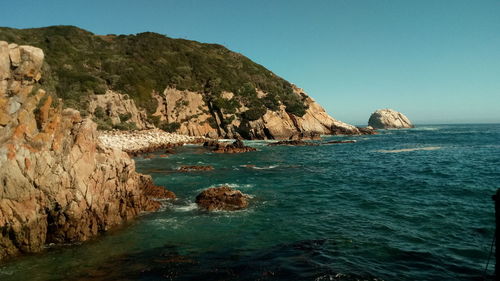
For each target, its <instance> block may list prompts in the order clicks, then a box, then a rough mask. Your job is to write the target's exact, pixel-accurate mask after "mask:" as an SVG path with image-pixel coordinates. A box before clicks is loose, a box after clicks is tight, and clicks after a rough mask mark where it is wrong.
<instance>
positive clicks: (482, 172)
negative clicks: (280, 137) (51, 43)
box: [0, 125, 500, 280]
mask: <svg viewBox="0 0 500 281" xmlns="http://www.w3.org/2000/svg"><path fill="white" fill-rule="evenodd" d="M342 139H345V137H341V136H332V137H326V140H327V141H328V140H342ZM349 139H355V140H357V142H356V143H349V144H347V143H346V144H333V145H324V146H308V147H276V146H267V143H268V142H262V141H259V142H247V144H249V145H254V146H259V150H258V151H256V152H251V153H245V154H239V155H220V154H211V153H206V150H204V149H203V148H200V147H194V146H190V147H182V148H178V149H177V153H176V154H173V155H170V156H169V157H168V158H160V157H157V158H152V159H147V160H146V159H138V160H137V167H138V169H139V170H141V171H145V172H148V171H149V172H151V173H152V175H153V177H154V180H155V182H156V183H157V184H160V185H165V186H166V187H167V188H169V189H170V190H172V191H174V192H175V193H176V194H177V196H178V199H177V200H176V201H173V202H168V203H167V204H166V205H165V208H164V209H163V210H162V211H160V212H157V213H153V214H149V215H145V216H142V217H141V218H140V219H139V220H137V221H135V222H133V223H132V224H131V225H129V226H127V227H125V228H122V229H120V230H117V231H114V232H112V233H109V234H106V235H104V236H103V237H101V238H98V239H95V240H94V241H90V242H89V243H84V244H83V245H81V246H78V247H56V248H53V249H51V250H50V251H48V253H44V254H41V255H35V256H30V257H24V258H21V259H18V260H16V261H13V262H10V263H8V264H6V265H4V266H2V267H1V268H0V279H1V280H64V279H68V278H71V279H73V280H119V279H126V280H158V279H167V280H194V279H197V278H200V276H203V279H204V280H375V278H378V280H380V279H383V280H481V277H482V274H483V271H484V267H485V265H486V262H487V258H488V254H489V250H490V248H489V247H490V243H491V239H492V237H493V233H494V218H493V206H492V202H491V197H490V196H491V195H492V194H493V193H494V191H495V189H496V188H498V187H500V186H498V182H500V178H499V175H500V165H498V164H499V163H500V153H499V152H500V146H498V143H497V142H498V139H500V125H455V126H449V125H439V126H423V127H421V128H418V127H417V128H416V129H409V130H386V131H381V133H380V134H378V135H372V136H368V137H367V136H359V137H349ZM201 164H203V165H211V166H213V167H214V170H212V171H204V172H193V173H178V172H176V171H175V169H176V168H177V167H179V165H201ZM165 171H168V172H165ZM220 185H228V186H230V187H233V188H236V189H240V190H241V191H242V192H244V193H246V194H249V195H251V196H252V199H251V207H250V208H249V209H247V210H243V211H238V212H215V213H208V212H204V211H200V210H198V208H197V206H196V204H195V203H194V198H195V197H196V195H197V194H199V192H201V191H202V190H204V189H206V188H209V187H215V186H220ZM488 272H490V273H491V266H490V270H489V271H488Z"/></svg>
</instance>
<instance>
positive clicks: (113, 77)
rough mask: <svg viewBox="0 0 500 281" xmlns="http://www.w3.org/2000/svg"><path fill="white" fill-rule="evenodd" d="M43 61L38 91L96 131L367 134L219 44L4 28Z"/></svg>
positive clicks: (0, 33)
mask: <svg viewBox="0 0 500 281" xmlns="http://www.w3.org/2000/svg"><path fill="white" fill-rule="evenodd" d="M0 40H5V41H10V42H17V43H20V44H28V45H33V46H37V47H39V48H41V49H43V50H44V51H45V52H46V54H47V59H46V62H45V64H44V66H43V67H44V69H45V70H46V75H45V79H44V80H43V81H42V84H43V87H44V88H45V89H46V90H48V91H49V92H50V93H51V94H53V95H54V96H57V97H58V98H61V99H62V100H63V103H64V105H65V106H66V107H74V108H76V109H78V110H80V111H81V112H85V113H88V114H89V116H91V117H92V118H93V120H94V121H96V122H97V123H98V125H99V128H100V129H110V128H116V129H122V130H130V129H134V128H137V129H144V128H150V127H151V126H155V127H158V128H161V129H163V130H165V131H169V132H177V133H181V134H188V135H191V136H209V137H218V138H231V137H237V136H241V137H243V138H249V139H290V138H291V139H294V138H300V137H308V136H313V135H316V134H359V133H365V131H361V132H360V130H359V129H357V128H355V127H354V126H351V125H348V124H345V123H343V122H340V121H337V120H335V119H334V118H332V117H331V116H329V115H328V114H327V113H326V112H325V110H324V109H323V108H322V107H321V106H320V105H319V104H317V103H316V102H315V101H314V100H313V99H312V98H310V97H309V96H308V95H307V94H306V93H305V92H304V91H303V90H301V89H299V88H297V87H295V86H294V85H293V84H291V83H289V82H288V81H286V80H284V79H283V78H281V77H279V76H278V75H276V74H274V73H272V72H271V71H269V70H268V69H266V68H265V67H263V66H262V65H259V64H257V63H255V62H253V61H251V60H250V59H249V58H247V57H245V56H243V55H242V54H239V53H235V52H232V51H230V50H228V49H226V48H225V47H224V46H221V45H217V44H204V43H200V42H196V41H190V40H183V39H173V38H168V37H166V36H163V35H160V34H155V33H152V32H145V33H139V34H135V35H118V36H117V35H106V36H101V35H95V34H92V33H91V32H88V31H85V30H82V29H80V28H77V27H73V26H52V27H46V28H35V29H13V28H0Z"/></svg>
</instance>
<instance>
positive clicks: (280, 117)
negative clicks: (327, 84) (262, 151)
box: [153, 86, 361, 139]
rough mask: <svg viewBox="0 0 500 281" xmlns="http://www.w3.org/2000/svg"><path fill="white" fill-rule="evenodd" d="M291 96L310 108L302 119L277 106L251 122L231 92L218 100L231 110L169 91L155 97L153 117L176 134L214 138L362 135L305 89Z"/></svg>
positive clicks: (200, 97)
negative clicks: (173, 127) (326, 109)
mask: <svg viewBox="0 0 500 281" xmlns="http://www.w3.org/2000/svg"><path fill="white" fill-rule="evenodd" d="M255 91H256V92H257V93H258V94H257V98H258V99H263V98H265V96H266V93H264V92H262V91H259V90H258V89H255ZM292 94H293V95H296V96H297V98H300V99H303V102H304V104H305V105H306V107H307V109H306V110H305V113H304V114H303V115H302V116H297V115H295V114H292V113H289V112H287V111H286V106H285V105H284V104H283V103H282V102H278V104H277V106H276V108H275V109H274V110H271V109H267V108H264V112H263V114H261V116H257V118H252V117H250V118H248V117H247V116H246V114H247V113H248V112H249V111H251V109H249V108H248V107H247V106H246V105H245V104H244V103H243V102H241V100H240V99H238V97H237V96H236V95H235V94H234V93H232V92H223V93H222V94H221V97H220V100H218V102H219V103H221V101H222V103H225V104H228V103H233V104H234V105H235V106H234V109H233V110H228V109H225V108H220V107H217V106H214V104H213V102H211V101H210V100H207V99H206V98H204V96H203V94H202V93H198V92H192V91H179V90H177V89H175V88H167V89H166V90H165V91H163V93H162V94H155V95H154V97H155V99H156V100H157V103H158V107H157V109H156V112H155V113H154V114H153V115H154V116H158V117H159V118H160V120H161V121H165V122H166V123H168V124H177V126H176V127H175V130H176V131H177V132H178V133H180V134H185V135H191V136H207V137H211V138H235V137H243V138H247V139H298V138H310V137H314V136H317V135H327V134H360V133H361V132H360V131H359V130H358V128H356V127H355V126H352V125H349V124H346V123H343V122H341V121H338V120H336V119H334V118H332V117H331V116H330V115H328V113H326V111H325V110H324V109H323V108H322V107H321V106H320V105H319V104H318V103H317V102H315V101H314V100H313V99H312V98H311V97H309V96H308V95H307V94H305V93H304V91H303V90H302V89H300V88H297V87H295V86H294V87H293V93H292Z"/></svg>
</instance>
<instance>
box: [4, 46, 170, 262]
mask: <svg viewBox="0 0 500 281" xmlns="http://www.w3.org/2000/svg"><path fill="white" fill-rule="evenodd" d="M43 61H44V53H43V51H42V50H41V49H39V48H35V47H32V46H18V45H16V44H8V43H7V42H3V41H0V183H1V188H0V260H4V259H6V258H9V257H12V256H15V255H19V254H23V253H33V252H39V251H42V250H43V249H44V247H45V246H46V245H47V244H50V243H71V242H77V241H84V240H88V239H90V238H92V237H94V236H96V235H98V234H99V233H102V232H104V231H107V230H109V229H111V228H113V227H116V226H117V225H120V224H122V223H124V222H125V221H128V220H131V219H133V218H134V217H136V216H138V215H139V214H140V213H141V212H144V211H154V210H157V209H158V208H159V207H160V202H158V201H157V200H155V199H156V198H174V197H175V195H174V194H173V193H171V192H169V191H167V190H165V188H163V187H158V186H156V185H154V183H153V181H152V179H151V177H150V176H146V175H141V174H139V173H137V172H136V171H135V163H134V161H133V160H132V159H130V158H129V156H128V155H127V154H126V153H124V152H123V151H121V150H119V149H117V148H115V146H113V145H109V146H108V145H103V144H102V142H100V141H99V140H98V136H97V134H98V133H97V130H96V124H95V123H94V122H93V121H92V120H90V119H88V118H87V119H84V118H82V117H81V116H80V113H79V112H78V111H76V110H74V109H70V108H66V109H63V107H62V102H61V101H60V100H56V99H54V98H53V97H52V96H51V95H49V94H47V93H46V92H45V91H44V90H41V89H38V88H39V87H40V83H39V81H40V79H41V76H42V73H41V69H42V65H43ZM110 141H111V140H110ZM108 144H109V143H108Z"/></svg>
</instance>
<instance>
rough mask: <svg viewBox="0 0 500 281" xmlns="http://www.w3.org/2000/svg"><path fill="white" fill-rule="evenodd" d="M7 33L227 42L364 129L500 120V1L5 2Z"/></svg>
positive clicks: (2, 23)
mask: <svg viewBox="0 0 500 281" xmlns="http://www.w3.org/2000/svg"><path fill="white" fill-rule="evenodd" d="M1 7H2V11H3V12H2V13H1V16H0V26H8V27H15V28H29V27H43V26H49V25H75V26H78V27H81V28H84V29H86V30H89V31H91V32H93V33H95V34H134V33H139V32H144V31H152V32H157V33H161V34H165V35H167V36H169V37H173V38H185V39H191V40H196V41H200V42H208V43H219V44H223V45H225V46H226V47H228V48H229V49H231V50H233V51H236V52H239V53H242V54H244V55H245V56H247V57H249V58H250V59H252V60H254V61H255V62H257V63H259V64H261V65H264V66H265V67H267V68H268V69H270V70H271V71H273V72H274V73H276V74H277V75H279V76H281V77H283V78H285V79H286V80H288V81H290V82H292V83H294V84H296V85H297V86H299V87H301V88H303V89H304V90H305V91H306V92H307V93H308V94H309V95H310V96H311V97H313V98H314V99H315V100H316V101H318V102H319V103H320V104H321V105H322V106H323V107H324V108H325V109H326V111H327V112H328V113H330V114H331V115H332V116H333V117H335V118H337V119H339V120H342V121H345V122H348V123H352V124H357V125H364V124H366V123H367V120H368V118H369V116H370V114H371V113H372V112H373V111H375V110H376V109H380V108H392V109H395V110H398V111H400V112H402V113H404V114H406V115H407V116H408V117H409V118H410V120H412V121H413V122H414V123H416V124H436V123H437V124H444V123H500V0H414V1H409V0H408V1H403V0H324V1H319V0H318V1H316V0H309V1H298V0H251V1H250V0H248V1H237V0H199V1H195V0H179V1H173V0H143V1H139V0H120V1H106V0H85V1H81V0H71V1H67V0H65V1H62V0H45V1H39V0H37V1H32V0H23V1H5V2H4V3H2V5H1Z"/></svg>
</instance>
